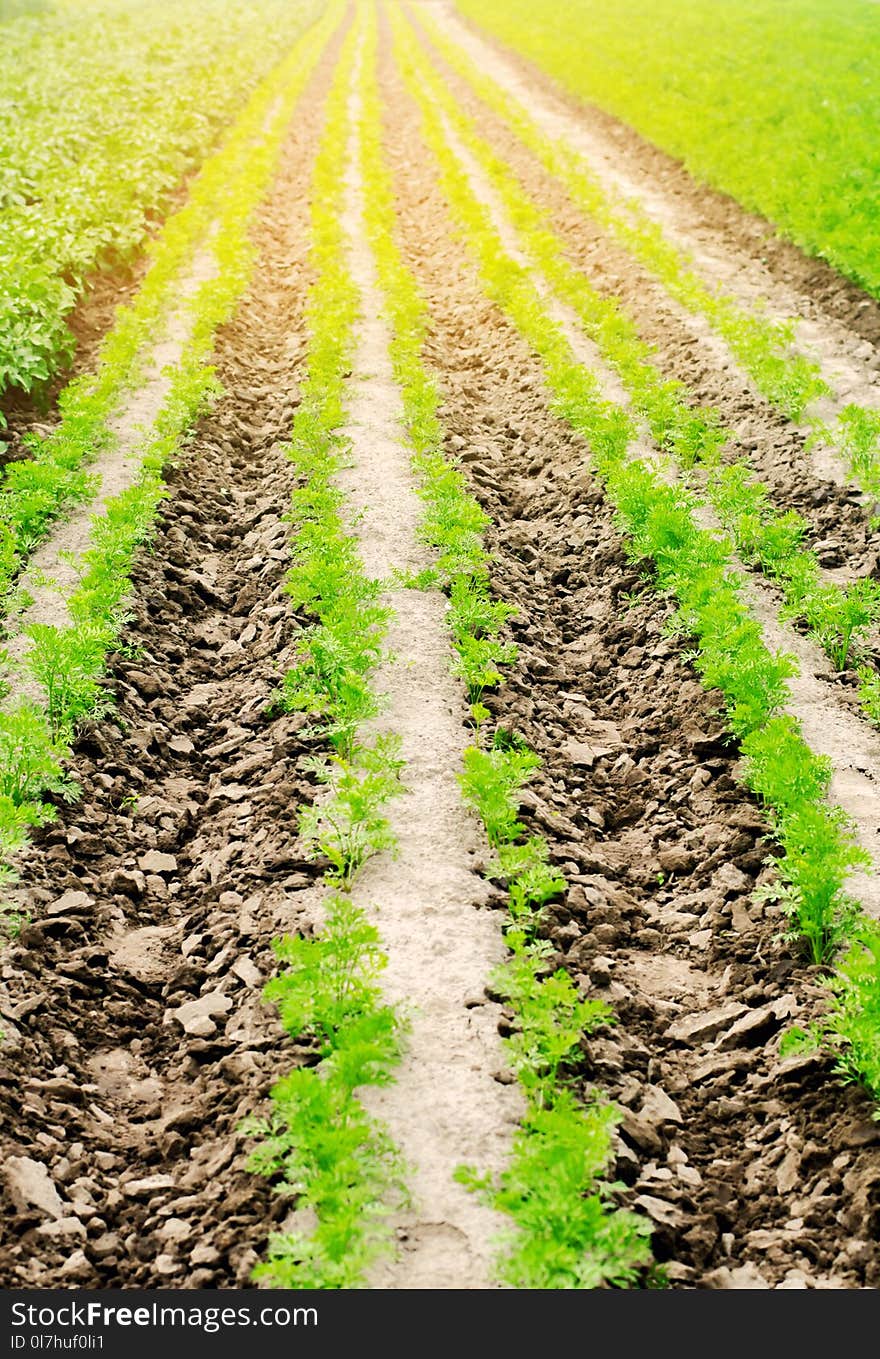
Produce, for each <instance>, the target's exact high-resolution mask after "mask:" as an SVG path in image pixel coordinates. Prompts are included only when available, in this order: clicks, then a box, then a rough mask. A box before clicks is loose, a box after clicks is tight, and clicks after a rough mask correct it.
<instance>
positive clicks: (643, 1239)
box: [458, 1090, 651, 1288]
mask: <svg viewBox="0 0 880 1359" xmlns="http://www.w3.org/2000/svg"><path fill="white" fill-rule="evenodd" d="M618 1120H619V1114H617V1113H616V1112H615V1110H614V1109H613V1108H612V1107H611V1106H610V1105H607V1104H603V1103H602V1102H601V1101H600V1100H595V1101H594V1102H592V1103H590V1104H589V1105H587V1107H586V1108H584V1107H582V1106H581V1105H580V1104H579V1103H578V1102H577V1101H576V1100H575V1099H574V1097H573V1095H572V1094H571V1093H570V1092H569V1091H567V1090H562V1091H560V1092H558V1093H557V1095H556V1098H555V1099H554V1101H553V1104H552V1105H550V1106H549V1107H545V1106H541V1105H537V1104H533V1105H531V1106H530V1107H529V1109H528V1111H527V1113H526V1116H525V1118H524V1120H523V1124H522V1127H521V1129H520V1131H519V1132H518V1134H517V1136H516V1138H515V1141H514V1148H513V1156H512V1158H511V1162H510V1165H509V1167H508V1168H507V1169H506V1170H503V1171H502V1172H501V1174H500V1175H499V1176H498V1177H497V1180H495V1181H492V1180H491V1179H488V1178H481V1177H480V1176H478V1175H477V1174H476V1173H475V1172H474V1171H473V1170H470V1169H468V1168H466V1167H463V1168H462V1169H461V1170H460V1171H459V1173H458V1178H459V1180H460V1181H461V1182H462V1183H464V1184H466V1185H468V1186H469V1187H470V1188H472V1189H475V1190H477V1191H478V1192H481V1193H482V1194H483V1195H484V1196H485V1197H486V1199H487V1200H488V1202H489V1203H491V1204H492V1206H493V1207H495V1208H497V1209H499V1210H500V1211H501V1212H505V1213H508V1214H509V1215H510V1216H511V1217H512V1218H513V1221H514V1223H515V1224H516V1227H517V1231H516V1232H515V1233H511V1234H510V1236H509V1237H508V1238H507V1241H506V1247H507V1248H506V1250H505V1252H504V1254H503V1255H502V1257H501V1264H500V1278H501V1280H502V1282H503V1283H506V1284H508V1285H509V1286H510V1287H511V1288H601V1287H603V1286H604V1287H607V1286H609V1285H612V1286H614V1287H617V1288H624V1287H626V1286H627V1285H628V1284H631V1283H634V1282H635V1281H636V1280H637V1278H638V1275H639V1272H640V1270H641V1269H643V1268H644V1267H645V1266H646V1265H647V1264H648V1262H649V1261H650V1245H649V1237H650V1230H651V1228H650V1223H649V1222H647V1221H646V1220H645V1219H644V1218H640V1217H638V1216H637V1215H636V1214H635V1213H631V1212H627V1211H624V1210H622V1209H616V1210H615V1209H613V1208H612V1207H611V1206H610V1204H609V1202H608V1197H609V1195H610V1194H611V1193H613V1191H614V1189H615V1188H617V1186H616V1185H614V1184H610V1183H608V1181H606V1180H604V1179H603V1176H604V1172H605V1169H606V1167H607V1165H608V1161H609V1159H610V1156H611V1137H612V1133H613V1131H614V1127H615V1125H616V1124H617V1122H618Z"/></svg>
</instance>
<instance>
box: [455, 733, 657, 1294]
mask: <svg viewBox="0 0 880 1359" xmlns="http://www.w3.org/2000/svg"><path fill="white" fill-rule="evenodd" d="M539 763H540V761H539V759H538V757H537V755H535V754H534V752H533V751H530V750H529V749H528V748H527V747H526V746H525V745H524V744H523V743H522V741H520V740H518V739H516V738H513V739H510V738H509V737H504V736H502V737H501V739H500V740H498V742H497V743H496V744H495V745H494V746H493V748H492V749H491V750H482V749H480V748H479V747H477V746H471V747H469V748H468V750H466V751H465V768H464V772H463V774H462V775H461V783H462V788H463V791H464V795H465V800H466V801H467V802H468V803H469V804H470V805H471V806H473V807H474V808H475V810H476V811H477V813H478V814H479V816H480V818H481V820H482V822H483V825H484V826H485V829H486V832H487V834H488V836H489V840H490V842H491V843H492V844H493V845H494V846H495V847H496V849H497V858H496V859H495V861H493V862H492V863H490V864H489V865H488V866H487V870H486V871H487V873H489V874H490V875H491V876H493V877H497V878H500V879H502V880H504V881H505V882H506V884H507V887H508V891H509V894H510V912H511V917H512V921H513V923H512V924H511V926H510V928H508V930H507V932H506V934H505V942H506V943H507V945H508V948H509V949H510V957H509V958H508V960H507V961H506V962H505V963H504V964H503V965H502V966H501V967H500V968H498V969H497V970H496V972H495V974H494V975H493V978H492V984H493V987H494V988H495V990H496V992H497V993H498V994H499V995H500V996H502V997H503V998H504V999H506V1000H507V1001H508V1003H509V1004H510V1005H511V1007H512V1008H513V1010H514V1013H515V1015H516V1017H517V1026H516V1028H515V1031H514V1032H513V1034H512V1035H511V1036H510V1037H509V1038H507V1039H505V1047H506V1048H507V1052H508V1057H509V1061H510V1064H511V1067H512V1069H513V1071H514V1072H515V1073H516V1076H517V1078H518V1080H519V1082H520V1084H521V1085H522V1087H523V1090H524V1092H525V1095H526V1098H527V1101H528V1107H527V1112H526V1115H525V1118H524V1119H523V1121H522V1125H521V1127H520V1130H519V1132H518V1134H517V1136H516V1138H515V1141H514V1148H513V1155H512V1158H511V1161H510V1164H509V1166H508V1167H507V1169H505V1170H504V1171H502V1172H501V1174H500V1175H498V1176H497V1177H495V1178H494V1179H493V1178H492V1177H490V1176H480V1175H479V1174H478V1173H477V1172H476V1171H475V1170H474V1169H473V1168H471V1167H466V1166H463V1167H460V1168H459V1171H458V1172H457V1177H458V1179H459V1180H460V1181H461V1182H462V1183H463V1184H465V1185H467V1186H468V1187H469V1188H471V1189H473V1190H475V1191H476V1192H479V1193H481V1194H482V1195H483V1197H484V1198H485V1199H486V1200H487V1202H488V1203H490V1204H491V1205H492V1206H493V1207H494V1208H496V1209H498V1210H499V1211H501V1212H504V1213H507V1214H508V1215H509V1216H510V1217H511V1218H512V1219H513V1222H514V1224H515V1226H516V1229H517V1230H516V1232H515V1233H511V1234H510V1235H509V1236H507V1237H506V1238H505V1239H504V1250H503V1253H502V1255H501V1257H500V1261H499V1277H500V1279H501V1280H502V1282H504V1283H508V1284H510V1285H511V1286H513V1287H515V1288H596V1287H600V1286H601V1285H602V1284H609V1283H610V1284H615V1285H617V1286H624V1285H626V1284H628V1283H632V1282H633V1281H634V1280H635V1279H636V1277H637V1275H638V1272H639V1270H640V1269H642V1268H644V1267H645V1266H647V1265H648V1263H649V1261H650V1258H651V1255H650V1247H649V1237H650V1231H651V1228H650V1224H649V1223H648V1222H646V1221H645V1220H644V1219H641V1218H639V1217H638V1216H637V1215H636V1214H635V1213H630V1212H626V1211H624V1210H621V1209H619V1208H615V1207H614V1205H613V1203H612V1202H611V1201H610V1195H611V1193H612V1192H613V1190H614V1189H615V1188H616V1186H614V1185H609V1184H608V1183H607V1181H605V1178H604V1177H605V1174H606V1172H607V1168H608V1164H609V1161H610V1160H611V1155H612V1145H611V1138H612V1133H613V1131H614V1128H615V1126H616V1124H617V1123H618V1122H619V1117H620V1116H619V1114H618V1112H617V1111H616V1110H615V1109H614V1108H613V1107H612V1106H611V1105H609V1104H607V1103H605V1102H603V1101H602V1100H601V1099H600V1098H599V1097H598V1096H594V1097H593V1098H591V1099H590V1101H589V1102H588V1103H587V1105H586V1106H585V1107H584V1106H583V1105H582V1104H581V1103H580V1102H579V1101H577V1100H576V1099H575V1097H574V1094H573V1091H572V1089H571V1084H570V1082H571V1077H572V1076H573V1075H574V1069H575V1068H574V1063H575V1061H576V1058H577V1056H578V1054H579V1051H580V1045H581V1043H582V1041H583V1039H584V1038H585V1037H587V1036H588V1035H589V1034H591V1033H593V1032H594V1031H595V1030H596V1029H599V1028H602V1027H604V1026H606V1025H608V1024H611V1023H613V1022H614V1015H613V1013H612V1012H611V1010H610V1009H609V1008H608V1006H607V1005H606V1004H605V1003H604V1002H603V1001H598V1000H592V999H590V1000H585V999H583V998H582V997H581V996H580V995H579V993H578V991H577V989H576V987H575V985H574V983H573V982H572V980H571V977H570V976H569V975H568V973H567V972H565V971H564V970H563V969H562V968H556V969H553V968H552V963H551V959H552V957H553V954H554V952H555V950H554V948H553V945H552V944H551V943H550V942H549V941H547V940H544V939H541V938H540V937H539V935H538V927H539V925H540V908H541V906H542V905H543V904H544V903H545V902H546V901H548V900H549V899H550V898H551V897H552V896H554V895H556V894H558V893H559V892H560V891H562V890H563V889H564V887H565V883H564V880H563V879H562V878H561V877H560V876H559V875H558V874H556V873H554V872H553V871H552V869H550V868H549V865H548V862H547V859H548V854H547V845H546V842H545V841H544V840H542V839H541V837H539V836H532V837H531V838H530V839H528V840H526V841H524V842H523V841H522V840H521V836H522V833H523V829H524V828H523V826H522V825H521V823H520V822H519V821H518V819H517V812H518V799H517V793H518V792H519V790H520V789H521V788H522V787H523V785H524V784H525V783H526V781H527V780H528V778H529V777H530V775H531V774H532V773H533V772H534V771H535V769H537V767H538V765H539Z"/></svg>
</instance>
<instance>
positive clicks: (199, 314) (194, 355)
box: [0, 7, 341, 881]
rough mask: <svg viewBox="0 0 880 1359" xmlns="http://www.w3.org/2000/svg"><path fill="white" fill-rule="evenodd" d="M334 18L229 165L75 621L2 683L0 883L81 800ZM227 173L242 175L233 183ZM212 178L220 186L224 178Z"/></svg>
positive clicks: (36, 633)
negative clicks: (159, 389)
mask: <svg viewBox="0 0 880 1359" xmlns="http://www.w3.org/2000/svg"><path fill="white" fill-rule="evenodd" d="M340 12H341V9H340V7H337V9H336V14H335V17H334V16H329V17H328V20H327V21H326V22H324V23H323V24H322V26H321V28H320V31H319V30H315V31H314V32H313V33H311V34H308V35H306V37H305V38H303V39H302V41H301V43H300V46H299V51H298V54H297V60H296V62H295V65H294V67H293V69H290V70H288V73H287V76H288V79H287V87H286V90H285V93H284V97H283V100H282V101H281V102H280V103H279V104H278V105H277V108H276V109H275V110H274V112H273V117H272V120H271V123H270V124H268V125H267V126H266V127H265V128H264V136H263V139H262V140H261V141H259V142H256V143H254V142H251V143H249V144H248V147H247V155H245V156H243V157H240V156H239V155H238V154H237V155H236V158H235V160H234V161H233V162H232V166H231V167H228V168H229V169H230V177H228V178H227V179H226V181H225V184H224V191H223V196H222V205H220V206H219V207H218V215H217V216H216V218H215V232H214V237H213V242H212V249H213V252H214V255H215V258H216V262H217V272H216V273H215V274H214V275H213V276H212V277H210V278H209V279H207V280H206V281H205V282H204V283H203V284H202V285H201V287H200V288H199V290H198V292H197V293H196V294H195V296H194V298H193V304H192V329H191V332H190V336H189V339H188V341H187V343H186V346H185V348H184V352H183V354H182V356H181V359H180V361H179V363H178V365H177V366H176V368H175V369H174V371H173V373H172V374H171V381H170V387H169V392H168V396H167V398H166V401H165V403H164V406H163V408H162V410H161V412H160V414H159V416H158V418H157V421H156V423H155V425H154V427H153V429H152V430H150V431H149V432H148V433H147V434H146V436H145V438H144V441H143V444H142V447H141V449H140V450H139V458H140V462H141V468H142V470H141V472H140V474H139V476H138V479H137V480H136V481H135V482H134V483H133V485H132V486H130V487H129V488H128V489H127V490H125V491H123V492H122V493H121V494H120V495H118V496H115V497H113V498H111V499H110V500H108V501H107V502H106V504H105V513H104V514H101V515H96V516H95V518H94V520H93V523H92V529H91V541H90V545H89V547H88V548H87V549H86V550H85V551H84V552H83V553H82V555H81V557H80V558H79V560H78V561H77V574H78V577H79V584H78V586H77V589H76V590H75V591H74V592H73V594H72V595H71V596H70V598H69V599H68V600H66V601H65V602H66V605H67V612H68V616H69V619H70V622H69V623H68V624H65V625H64V626H52V625H49V624H32V625H31V626H29V627H28V626H26V627H25V628H24V632H25V635H26V636H27V637H28V639H29V642H30V646H29V649H28V650H27V652H26V654H25V657H24V660H23V663H22V667H21V671H22V673H21V674H18V673H17V672H15V671H12V672H11V673H10V674H9V675H8V676H7V679H6V681H5V682H6V688H7V692H6V696H5V703H4V705H3V708H2V710H0V864H2V873H3V877H4V880H6V881H8V880H9V879H10V878H11V877H13V876H14V871H13V868H12V864H11V860H12V859H13V858H14V856H15V854H16V853H17V852H18V851H19V850H20V849H21V848H22V847H23V845H24V844H25V843H26V839H27V834H28V829H29V827H30V826H32V825H40V824H43V823H45V822H46V821H48V820H50V819H51V818H52V817H53V816H54V815H55V808H54V806H53V804H52V802H51V801H45V800H44V799H45V798H46V796H47V795H49V796H53V797H55V798H58V797H73V796H75V795H76V793H77V791H78V790H77V788H76V785H75V783H74V782H73V780H72V779H70V777H69V776H68V775H67V774H66V773H65V760H66V758H67V756H68V755H69V744H70V742H71V741H72V739H73V736H74V731H75V728H76V726H77V723H79V722H80V721H81V720H83V719H84V718H86V717H94V716H98V715H100V714H101V712H102V711H105V710H106V708H107V707H108V706H109V703H110V696H109V693H108V691H107V689H106V683H105V669H106V657H107V653H108V651H109V650H110V648H111V647H112V646H113V644H114V643H115V640H116V638H117V637H118V636H119V633H120V631H121V629H122V628H123V626H124V624H125V621H126V602H125V601H126V596H127V594H128V592H129V590H130V575H131V569H132V565H133V562H134V557H135V553H136V551H137V548H138V546H139V544H141V543H142V542H143V541H144V540H145V538H147V537H148V535H149V533H150V530H151V526H152V523H153V521H154V517H155V513H156V510H157V507H158V505H159V503H160V502H161V500H162V497H163V496H164V494H165V490H164V486H163V482H162V468H163V466H164V464H165V463H166V462H167V461H168V459H169V458H171V457H172V456H174V455H175V454H176V453H177V452H178V451H179V450H180V449H181V447H182V446H183V444H184V442H185V440H186V437H187V435H188V432H189V431H190V429H191V428H192V427H193V425H194V424H195V422H196V420H197V418H198V416H199V414H200V413H201V411H202V410H203V408H204V406H205V404H206V402H208V401H209V400H211V399H212V398H213V397H214V396H215V395H216V394H217V393H218V392H219V390H220V388H219V384H218V382H217V378H216V376H215V373H214V370H213V368H212V366H211V351H212V345H213V338H214V335H215V333H216V331H217V328H218V326H220V325H221V324H223V323H224V322H225V321H226V320H228V319H229V317H230V316H231V315H232V313H233V311H234V309H235V305H236V303H237V301H238V299H239V298H240V296H241V295H242V293H243V292H244V289H245V288H246V286H247V283H248V280H249V278H250V276H251V272H252V269H253V264H254V247H253V244H252V242H251V241H250V238H249V236H248V230H249V226H250V223H251V221H252V219H253V216H254V213H255V211H256V209H257V207H258V205H259V203H260V201H261V199H262V198H263V196H264V194H265V192H266V189H267V187H268V185H269V182H270V179H271V176H272V173H273V170H274V168H275V165H276V163H277V160H278V156H279V153H280V148H281V143H282V140H283V137H284V135H285V132H286V130H287V126H288V124H289V121H290V118H291V116H292V113H293V110H294V108H295V106H296V104H297V101H298V99H299V97H300V96H301V94H302V92H303V89H304V87H305V85H306V83H307V80H308V77H309V74H310V72H311V71H312V70H313V69H314V66H315V64H316V63H317V60H318V57H319V56H320V52H321V50H322V47H323V45H324V44H325V43H326V41H327V39H328V37H329V34H330V32H331V31H332V28H333V26H334V25H335V23H336V22H338V18H339V14H340ZM232 170H237V175H236V177H232V175H231V171H232ZM216 173H217V175H218V176H220V177H222V173H221V170H220V169H217V170H216ZM22 680H24V681H25V683H26V684H29V683H31V682H33V681H36V682H37V685H38V686H39V689H40V692H41V696H42V697H41V701H40V702H39V703H38V702H36V701H32V700H25V699H22V698H21V697H20V695H19V694H17V690H18V689H20V687H21V681H22Z"/></svg>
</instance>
